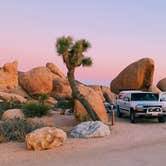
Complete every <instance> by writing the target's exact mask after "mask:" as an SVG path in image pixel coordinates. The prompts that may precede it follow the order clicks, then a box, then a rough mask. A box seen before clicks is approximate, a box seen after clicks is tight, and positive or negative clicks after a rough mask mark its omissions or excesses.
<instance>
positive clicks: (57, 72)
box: [46, 62, 66, 79]
mask: <svg viewBox="0 0 166 166" xmlns="http://www.w3.org/2000/svg"><path fill="white" fill-rule="evenodd" d="M46 67H47V68H48V69H49V70H50V71H51V72H52V73H53V74H55V75H57V76H59V77H60V78H64V79H65V78H66V77H65V75H64V74H63V73H62V72H61V71H60V70H59V68H58V67H57V66H56V65H55V64H53V63H49V62H48V63H47V64H46Z"/></svg>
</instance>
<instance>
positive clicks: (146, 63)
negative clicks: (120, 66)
mask: <svg viewBox="0 0 166 166" xmlns="http://www.w3.org/2000/svg"><path fill="white" fill-rule="evenodd" d="M153 74H154V61H153V60H152V59H150V58H144V59H141V60H139V61H137V62H134V63H132V64H131V65H129V66H128V67H126V68H125V69H124V70H123V71H122V72H120V74H119V75H118V76H117V77H116V78H115V79H114V80H112V82H111V91H112V92H114V93H116V94H118V93H119V91H120V90H122V89H136V90H147V89H148V88H149V87H150V86H151V85H152V83H153Z"/></svg>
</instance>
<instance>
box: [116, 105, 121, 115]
mask: <svg viewBox="0 0 166 166" xmlns="http://www.w3.org/2000/svg"><path fill="white" fill-rule="evenodd" d="M116 115H117V117H118V118H120V117H122V113H121V112H120V109H119V106H117V111H116Z"/></svg>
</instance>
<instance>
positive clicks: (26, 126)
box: [0, 118, 43, 142]
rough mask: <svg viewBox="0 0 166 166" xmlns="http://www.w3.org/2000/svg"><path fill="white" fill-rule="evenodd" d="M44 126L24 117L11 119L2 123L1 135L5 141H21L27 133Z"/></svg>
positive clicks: (0, 127)
mask: <svg viewBox="0 0 166 166" xmlns="http://www.w3.org/2000/svg"><path fill="white" fill-rule="evenodd" d="M41 127H43V125H41V124H35V123H30V122H28V121H27V120H25V119H24V120H23V119H18V118H15V119H11V120H7V121H4V122H3V123H1V124H0V137H1V138H3V141H4V139H5V141H19V142H23V141H24V140H25V136H26V134H28V133H30V132H32V131H34V130H36V129H38V128H41Z"/></svg>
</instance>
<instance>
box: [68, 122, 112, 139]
mask: <svg viewBox="0 0 166 166" xmlns="http://www.w3.org/2000/svg"><path fill="white" fill-rule="evenodd" d="M109 135H110V130H109V127H108V126H107V125H105V124H103V123H102V122H100V121H89V122H82V123H80V124H79V125H77V126H75V127H74V128H73V129H72V131H71V133H70V137H72V138H96V137H105V136H109Z"/></svg>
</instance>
